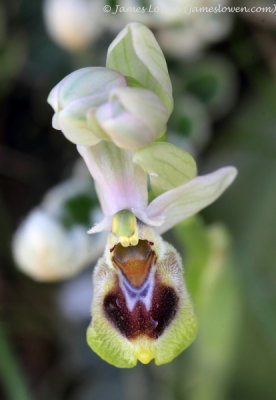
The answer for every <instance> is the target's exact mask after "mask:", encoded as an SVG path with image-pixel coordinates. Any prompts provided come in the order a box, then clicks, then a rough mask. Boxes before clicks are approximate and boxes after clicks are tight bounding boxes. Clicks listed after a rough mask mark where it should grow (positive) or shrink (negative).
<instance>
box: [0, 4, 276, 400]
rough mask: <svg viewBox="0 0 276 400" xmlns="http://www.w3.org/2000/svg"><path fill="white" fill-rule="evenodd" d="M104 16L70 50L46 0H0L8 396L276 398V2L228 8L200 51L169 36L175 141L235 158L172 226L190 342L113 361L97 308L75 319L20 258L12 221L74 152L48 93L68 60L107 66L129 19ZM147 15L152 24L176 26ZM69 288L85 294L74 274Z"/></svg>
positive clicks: (3, 341) (1, 240)
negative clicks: (224, 179) (188, 307)
mask: <svg viewBox="0 0 276 400" xmlns="http://www.w3.org/2000/svg"><path fill="white" fill-rule="evenodd" d="M81 1H82V0H81ZM90 3H91V1H90ZM99 3H100V2H99ZM106 3H108V4H111V6H114V4H115V3H116V2H106ZM134 3H139V2H138V1H137V2H134ZM145 3H146V4H147V5H148V4H149V3H150V2H145ZM247 3H248V4H253V3H254V2H250V1H249V2H247ZM104 4H105V2H103V3H102V5H104ZM255 4H257V5H265V4H272V2H266V1H264V2H261V1H259V4H258V2H255ZM101 7H102V6H101ZM63 17H64V16H63V15H61V21H62V18H63ZM108 17H109V19H108V20H107V19H106V20H104V18H107V16H106V15H102V17H101V18H102V19H103V21H102V22H101V20H100V19H98V18H94V19H93V13H92V14H91V24H95V29H94V31H95V32H96V33H94V36H95V37H93V35H92V34H91V35H92V36H91V37H90V38H89V40H87V41H86V42H85V43H84V44H83V45H82V46H81V47H80V48H78V49H76V48H74V51H73V49H71V50H70V49H68V43H67V46H66V48H62V46H59V45H58V44H56V43H55V41H54V40H52V39H51V38H50V36H49V34H48V33H47V30H46V27H45V21H44V18H43V2H42V1H37V0H12V1H5V0H4V2H1V4H0V102H1V108H0V109H1V112H0V182H1V188H0V221H1V229H0V251H1V253H0V313H1V315H0V383H1V385H0V398H1V399H5V400H23V399H24V400H32V399H39V400H44V399H45V400H46V399H47V400H48V399H51V400H63V399H66V400H92V399H98V398H100V399H102V400H105V399H112V400H117V399H118V400H119V399H120V400H129V399H132V400H140V399H146V400H147V399H153V400H154V399H161V400H180V399H181V400H182V399H185V400H186V399H187V400H190V399H192V400H224V399H225V400H227V399H229V400H230V399H235V400H236V399H239V400H240V399H243V400H244V399H246V400H247V399H248V400H259V399H265V400H274V399H275V398H276V384H275V371H276V357H275V356H276V318H275V316H276V294H275V293H276V291H275V282H276V279H275V278H276V277H275V260H276V246H275V236H276V234H275V231H276V212H275V211H276V210H275V208H276V207H275V205H276V185H275V176H276V96H275V94H276V56H275V48H276V47H275V46H276V17H274V14H273V15H272V14H269V13H261V12H260V13H258V14H246V15H243V14H232V15H231V23H230V22H229V23H230V25H231V27H229V31H228V33H227V34H224V36H223V37H221V38H220V40H218V41H216V40H213V41H212V43H209V44H206V43H204V44H203V45H202V46H201V49H200V51H195V52H194V53H193V54H190V53H189V52H187V53H185V51H186V50H185V49H183V50H180V49H179V54H177V52H174V54H171V52H170V51H168V52H167V51H166V49H165V48H163V50H164V53H165V56H166V58H167V61H168V67H169V71H170V74H171V77H172V82H173V88H174V94H175V104H176V106H175V112H174V114H173V115H172V117H171V120H170V122H169V140H171V141H173V142H175V143H177V144H179V145H181V146H183V147H185V148H187V149H189V150H191V151H192V152H193V153H194V154H196V159H197V162H198V164H199V172H200V173H205V172H209V171H212V170H213V169H215V168H217V167H220V166H224V165H235V166H236V167H237V168H238V170H239V175H238V178H237V180H236V181H235V182H234V184H233V185H232V186H231V187H230V189H228V191H227V192H226V193H225V194H224V195H223V196H222V198H221V199H219V200H218V201H217V202H216V203H215V204H213V205H212V206H210V207H209V208H208V209H207V210H205V211H204V212H203V213H202V214H203V215H202V216H201V217H200V218H194V219H193V220H191V221H188V222H187V223H185V224H182V225H180V226H178V227H177V228H176V229H175V230H174V231H173V232H172V233H170V235H169V236H168V238H169V240H170V241H172V242H173V243H174V244H175V246H176V247H177V248H178V249H179V251H180V252H182V254H183V259H184V265H185V267H186V279H187V283H188V288H189V290H190V292H191V295H192V297H193V299H194V302H195V306H196V311H197V314H198V318H199V326H200V328H199V335H198V338H197V340H196V341H195V343H194V344H193V345H192V346H191V347H190V348H189V349H188V350H187V351H185V352H184V353H183V354H182V355H180V356H179V357H178V358H177V359H176V360H174V361H173V362H172V363H171V364H169V365H165V366H160V367H156V366H155V365H154V364H150V365H147V366H142V365H138V366H137V367H135V368H134V369H132V370H119V369H116V368H114V367H112V366H110V365H108V364H106V363H105V362H103V361H102V360H101V359H99V358H98V357H97V356H96V355H95V354H93V353H92V352H91V351H90V349H89V348H88V346H87V344H86V342H85V331H86V327H87V325H88V323H89V310H87V315H86V311H83V314H84V317H83V318H75V319H74V317H72V315H71V316H69V317H68V315H67V314H66V313H65V312H62V310H61V308H60V307H59V306H58V302H57V298H60V296H62V293H64V287H65V285H66V283H65V284H64V283H54V284H53V283H51V284H47V283H37V282H35V281H33V280H32V279H30V278H28V277H27V276H25V275H24V274H23V273H22V272H20V271H19V270H18V269H17V268H16V265H15V262H14V261H13V256H12V251H11V241H12V237H13V234H14V232H15V230H16V228H17V227H18V226H19V224H20V223H21V222H22V220H23V219H24V218H25V217H26V215H27V214H28V212H30V211H31V210H32V209H33V208H34V207H35V206H37V205H38V204H39V203H40V201H41V199H42V197H43V195H44V194H45V192H46V191H47V190H48V189H50V188H51V187H52V186H53V185H55V184H57V183H59V182H60V181H62V180H64V179H66V178H68V177H69V176H70V173H71V170H72V165H73V163H74V161H75V160H76V159H77V154H76V150H75V146H74V145H72V144H70V143H69V142H68V141H67V140H65V139H64V137H63V135H61V134H60V133H59V132H57V131H54V130H53V129H52V127H51V118H52V111H51V109H50V107H49V106H48V105H47V103H46V98H47V95H48V93H49V91H50V89H51V88H52V87H53V86H54V85H55V84H56V83H57V82H58V81H59V80H60V79H61V78H63V77H64V76H65V75H66V74H68V73H70V72H71V71H73V70H75V69H77V68H80V67H85V66H90V65H104V63H105V54H106V50H107V47H108V44H109V43H110V41H111V40H112V38H113V37H114V36H115V34H116V32H118V30H119V29H120V28H121V27H122V26H124V24H125V23H126V22H127V20H121V19H120V18H121V17H120V16H118V15H114V16H113V17H112V19H110V17H111V15H109V16H108ZM119 19H120V20H119ZM147 22H148V24H149V26H151V27H152V28H153V31H154V32H156V33H157V36H158V34H160V32H161V33H162V32H163V29H164V32H165V28H167V27H166V26H165V27H164V26H163V25H162V24H157V23H155V22H154V23H151V21H150V20H149V21H147ZM204 23H205V22H204V18H203V20H202V21H201V24H203V25H204ZM97 24H98V25H97ZM101 24H102V26H101ZM110 24H111V25H112V27H111V28H112V29H110V26H109V29H107V27H108V25H110ZM185 24H191V26H193V24H196V22H195V21H191V22H189V21H188V22H187V21H186V22H185ZM176 25H177V28H178V27H179V21H178V22H177V24H176ZM49 30H50V28H49V26H48V32H49ZM179 34H183V32H182V31H181V32H179ZM160 37H161V36H160ZM183 40H184V37H183ZM161 46H162V44H161ZM69 47H70V46H69ZM92 267H93V266H92V265H91V266H90V269H89V273H88V274H87V275H83V276H84V278H85V279H88V280H90V276H89V275H90V273H91V271H92ZM72 282H73V281H72ZM68 285H69V283H68ZM66 287H67V289H66V293H70V290H72V291H75V292H76V291H77V295H78V296H77V297H76V298H74V300H73V301H76V302H78V301H79V300H81V298H82V296H83V292H82V291H81V290H79V291H78V286H74V283H72V288H71V286H66ZM78 297H79V299H78ZM65 301H66V300H65ZM80 303H81V301H80ZM72 312H73V311H72ZM69 314H70V313H69Z"/></svg>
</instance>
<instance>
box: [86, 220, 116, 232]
mask: <svg viewBox="0 0 276 400" xmlns="http://www.w3.org/2000/svg"><path fill="white" fill-rule="evenodd" d="M111 225H112V218H111V217H105V218H103V219H102V220H101V221H100V222H98V223H96V224H95V225H93V226H92V228H90V229H89V231H88V232H87V233H90V234H93V233H99V232H103V231H109V232H110V231H111Z"/></svg>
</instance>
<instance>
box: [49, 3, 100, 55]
mask: <svg viewBox="0 0 276 400" xmlns="http://www.w3.org/2000/svg"><path fill="white" fill-rule="evenodd" d="M99 5H100V4H99V2H96V1H90V0H46V1H45V2H44V19H45V24H46V28H47V31H48V33H49V35H50V36H51V37H52V39H53V40H54V41H56V42H57V43H58V44H59V45H60V46H62V47H64V48H65V49H68V50H71V51H75V50H79V49H82V48H84V47H86V46H87V45H88V44H89V43H92V42H93V41H94V40H95V39H96V38H97V37H98V36H99V35H100V33H101V27H102V24H101V16H102V9H101V7H99Z"/></svg>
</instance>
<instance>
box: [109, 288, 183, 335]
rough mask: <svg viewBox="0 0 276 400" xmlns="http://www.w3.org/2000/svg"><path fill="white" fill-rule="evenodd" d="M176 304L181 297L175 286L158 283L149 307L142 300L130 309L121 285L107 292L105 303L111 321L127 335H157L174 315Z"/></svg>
mask: <svg viewBox="0 0 276 400" xmlns="http://www.w3.org/2000/svg"><path fill="white" fill-rule="evenodd" d="M177 304H178V297H177V295H176V293H175V291H174V289H173V288H171V287H169V286H165V285H162V284H159V283H157V284H156V286H155V289H154V292H153V296H152V303H151V308H150V309H149V311H147V310H146V307H145V305H144V304H143V303H142V302H141V301H138V302H137V303H136V305H135V307H134V309H133V310H132V311H129V309H128V307H127V305H126V301H125V297H124V294H123V292H122V290H121V288H120V287H119V285H118V288H117V290H115V291H112V292H111V293H109V294H108V295H106V297H105V299H104V304H103V307H104V312H105V314H106V316H107V317H108V319H109V321H110V322H112V323H113V325H114V326H115V327H116V328H117V329H118V330H119V331H120V332H121V333H122V334H123V335H124V336H126V337H127V338H128V339H135V338H137V337H138V336H140V335H146V336H148V337H149V338H152V339H157V338H158V337H159V336H160V335H161V334H162V333H163V331H164V329H165V328H166V327H167V326H168V325H169V323H170V321H171V320H172V319H173V317H174V316H175V314H176V311H177Z"/></svg>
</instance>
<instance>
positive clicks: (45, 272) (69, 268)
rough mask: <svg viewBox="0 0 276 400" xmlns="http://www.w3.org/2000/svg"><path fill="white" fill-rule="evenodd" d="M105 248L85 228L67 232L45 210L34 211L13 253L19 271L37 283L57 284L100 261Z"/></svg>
mask: <svg viewBox="0 0 276 400" xmlns="http://www.w3.org/2000/svg"><path fill="white" fill-rule="evenodd" d="M102 248H103V247H101V246H100V248H99V243H97V240H96V241H94V240H91V238H90V237H89V236H88V235H87V233H86V229H84V228H83V227H82V226H77V225H76V226H74V227H73V228H72V229H71V230H69V231H67V230H66V229H65V228H64V227H63V226H62V224H60V223H59V222H58V221H57V220H56V219H55V218H54V217H53V216H51V215H50V214H48V213H47V212H45V211H44V210H42V209H35V210H33V211H32V212H31V213H30V214H29V215H28V216H27V218H26V219H25V221H24V222H23V223H22V225H21V226H20V227H19V229H18V230H17V232H16V234H15V236H14V240H13V253H14V258H15V261H16V263H17V264H18V266H19V268H20V269H21V270H22V271H24V272H25V273H26V274H28V275H29V276H31V277H32V278H34V279H36V280H41V281H45V280H47V281H54V280H59V279H64V278H69V277H71V276H72V275H75V274H76V273H77V272H79V271H80V270H81V269H82V268H84V267H85V266H87V265H88V264H89V263H91V261H93V260H95V259H97V257H98V256H99V255H100V254H101V252H102Z"/></svg>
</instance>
